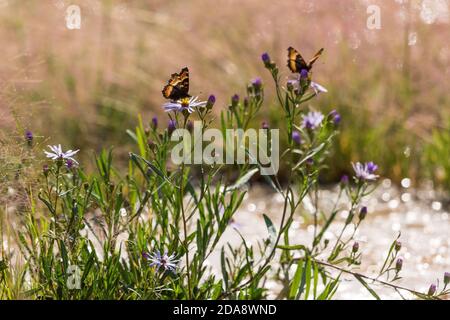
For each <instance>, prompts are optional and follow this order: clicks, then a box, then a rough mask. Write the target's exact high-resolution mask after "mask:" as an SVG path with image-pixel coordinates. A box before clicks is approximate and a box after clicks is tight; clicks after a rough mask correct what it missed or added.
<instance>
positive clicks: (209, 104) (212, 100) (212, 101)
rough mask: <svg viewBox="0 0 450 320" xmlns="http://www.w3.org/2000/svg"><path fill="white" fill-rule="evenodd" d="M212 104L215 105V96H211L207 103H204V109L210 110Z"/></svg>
mask: <svg viewBox="0 0 450 320" xmlns="http://www.w3.org/2000/svg"><path fill="white" fill-rule="evenodd" d="M214 103H216V96H214V95H213V94H212V95H210V96H209V97H208V101H207V102H206V108H207V109H211V108H212V107H213V106H214Z"/></svg>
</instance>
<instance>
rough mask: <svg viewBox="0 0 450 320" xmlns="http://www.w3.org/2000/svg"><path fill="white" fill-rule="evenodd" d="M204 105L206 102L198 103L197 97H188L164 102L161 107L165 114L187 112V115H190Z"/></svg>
mask: <svg viewBox="0 0 450 320" xmlns="http://www.w3.org/2000/svg"><path fill="white" fill-rule="evenodd" d="M205 105H206V101H198V97H190V98H183V99H180V100H178V101H171V102H166V103H164V104H163V107H164V110H165V111H166V112H170V111H184V110H187V111H188V112H189V113H192V112H194V109H195V108H198V107H204V106H205Z"/></svg>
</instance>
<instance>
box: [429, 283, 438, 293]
mask: <svg viewBox="0 0 450 320" xmlns="http://www.w3.org/2000/svg"><path fill="white" fill-rule="evenodd" d="M436 289H437V286H436V285H435V284H434V283H433V284H432V285H431V286H430V289H428V295H429V296H433V295H434V294H435V293H436Z"/></svg>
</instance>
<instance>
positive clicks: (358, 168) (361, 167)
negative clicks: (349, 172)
mask: <svg viewBox="0 0 450 320" xmlns="http://www.w3.org/2000/svg"><path fill="white" fill-rule="evenodd" d="M369 163H371V165H370V166H369ZM369 163H364V164H362V163H360V162H357V163H352V166H353V170H354V171H355V176H356V177H357V178H358V179H360V180H366V181H370V180H376V179H377V178H378V175H375V174H374V171H375V170H376V169H377V166H376V165H375V164H373V162H369Z"/></svg>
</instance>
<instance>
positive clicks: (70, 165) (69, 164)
mask: <svg viewBox="0 0 450 320" xmlns="http://www.w3.org/2000/svg"><path fill="white" fill-rule="evenodd" d="M74 165H75V163H74V162H73V161H72V160H70V159H67V161H66V167H67V169H69V170H70V169H72V168H73V166H74Z"/></svg>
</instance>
